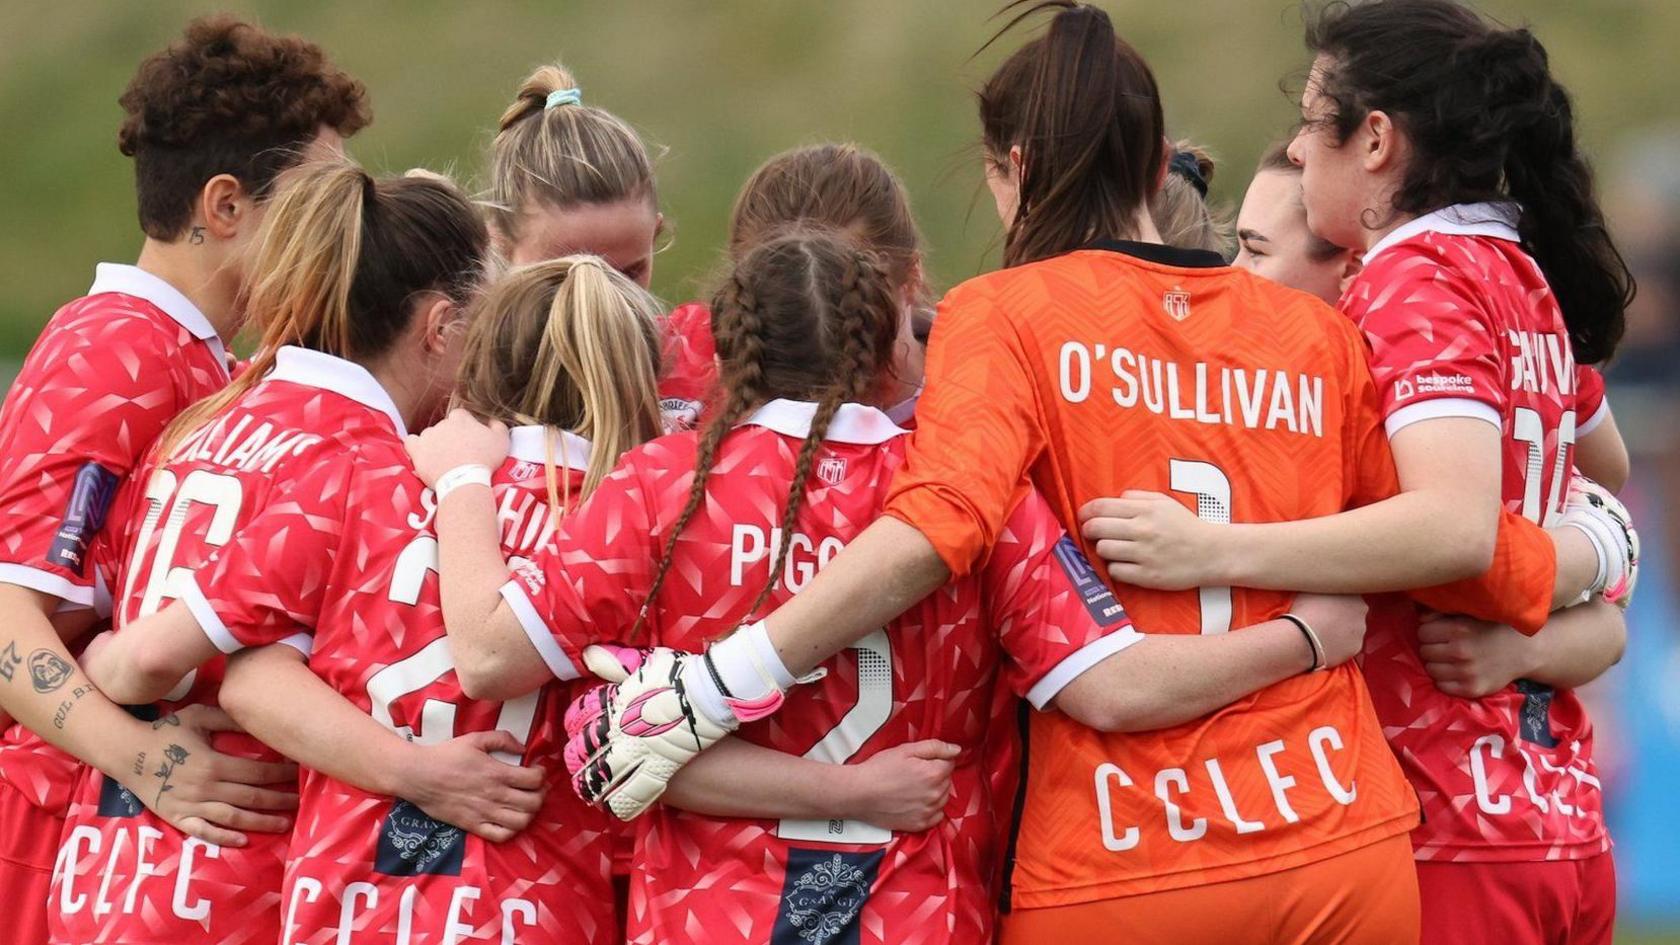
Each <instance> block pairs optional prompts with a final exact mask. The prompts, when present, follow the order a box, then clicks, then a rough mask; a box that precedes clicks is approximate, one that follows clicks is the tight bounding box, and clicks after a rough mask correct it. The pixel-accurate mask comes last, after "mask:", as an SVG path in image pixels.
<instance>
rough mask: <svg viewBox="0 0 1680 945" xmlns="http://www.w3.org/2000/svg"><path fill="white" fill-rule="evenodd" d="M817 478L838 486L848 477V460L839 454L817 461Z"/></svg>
mask: <svg viewBox="0 0 1680 945" xmlns="http://www.w3.org/2000/svg"><path fill="white" fill-rule="evenodd" d="M817 478H818V479H821V480H822V481H823V482H826V483H828V484H829V485H831V486H837V485H839V484H840V483H842V482H844V481H845V479H846V461H845V460H844V459H842V458H840V457H838V456H829V457H826V458H824V459H823V460H822V461H821V462H819V463H817Z"/></svg>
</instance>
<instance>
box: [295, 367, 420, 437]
mask: <svg viewBox="0 0 1680 945" xmlns="http://www.w3.org/2000/svg"><path fill="white" fill-rule="evenodd" d="M263 380H265V381H286V382H288V383H291V384H302V385H304V386H305V387H318V388H320V389H321V390H326V391H332V392H333V393H335V394H340V395H342V396H345V397H348V398H350V399H351V400H354V401H355V402H357V403H359V404H361V405H362V406H364V407H369V408H371V409H373V410H378V411H380V412H381V413H384V414H385V415H386V416H388V417H390V418H391V424H392V426H395V427H396V428H397V435H398V436H407V435H408V427H407V426H405V425H404V424H403V418H402V413H401V411H399V410H397V405H396V403H395V402H394V401H392V400H391V395H390V394H388V393H386V391H385V388H384V387H382V386H380V384H379V381H378V380H377V379H375V378H374V376H373V375H372V374H369V373H368V369H367V368H365V367H362V366H361V365H360V364H357V363H356V362H354V361H346V360H345V359H343V358H339V357H334V356H333V355H330V354H327V353H325V352H321V351H312V350H310V349H308V348H300V347H298V346H297V345H286V346H285V347H283V348H281V349H280V350H279V351H277V352H275V353H274V369H273V370H272V371H269V372H268V376H267V377H265V378H263Z"/></svg>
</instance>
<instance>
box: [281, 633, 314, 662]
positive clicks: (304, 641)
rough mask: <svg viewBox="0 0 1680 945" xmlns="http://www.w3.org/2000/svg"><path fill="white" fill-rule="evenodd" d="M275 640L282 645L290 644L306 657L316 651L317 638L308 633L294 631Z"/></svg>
mask: <svg viewBox="0 0 1680 945" xmlns="http://www.w3.org/2000/svg"><path fill="white" fill-rule="evenodd" d="M275 642H277V643H279V644H280V645H281V646H289V647H291V648H292V649H294V650H297V651H298V652H299V653H302V654H303V656H304V659H308V658H309V657H310V656H311V655H312V654H313V653H314V652H315V638H314V637H313V636H311V635H310V634H307V633H294V634H292V635H291V636H289V637H285V638H283V639H280V640H276V641H275Z"/></svg>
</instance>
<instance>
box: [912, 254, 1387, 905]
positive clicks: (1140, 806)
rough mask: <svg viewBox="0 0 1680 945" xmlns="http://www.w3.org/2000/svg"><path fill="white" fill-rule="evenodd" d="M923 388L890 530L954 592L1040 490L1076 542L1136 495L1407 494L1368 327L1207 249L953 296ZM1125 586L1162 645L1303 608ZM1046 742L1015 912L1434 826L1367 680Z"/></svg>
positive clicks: (1031, 791) (1283, 865)
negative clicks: (1387, 432) (940, 568)
mask: <svg viewBox="0 0 1680 945" xmlns="http://www.w3.org/2000/svg"><path fill="white" fill-rule="evenodd" d="M927 377H928V380H927V388H926V390H925V391H924V393H923V394H922V399H921V401H920V403H919V405H918V407H917V419H918V421H919V424H920V425H919V426H918V428H917V430H916V433H915V434H914V436H913V437H912V439H911V443H910V450H909V456H908V459H907V461H906V463H905V467H904V470H903V471H902V472H901V473H900V474H899V476H898V479H897V480H896V481H895V483H894V485H893V495H892V497H891V499H890V500H889V503H888V506H887V513H888V514H890V515H893V516H895V517H898V518H901V519H903V520H904V521H907V522H909V523H911V524H913V525H915V527H916V528H918V529H919V530H920V531H922V533H923V534H925V535H926V536H927V537H928V539H929V540H930V541H931V542H932V543H933V544H934V546H935V548H937V549H938V550H939V551H940V554H941V555H942V557H944V559H945V560H946V562H947V563H948V564H950V565H951V567H952V569H953V570H954V571H956V572H958V573H962V572H964V571H966V570H969V569H970V568H972V567H973V566H974V564H975V563H976V562H978V561H983V560H985V558H984V554H985V552H986V550H987V549H988V548H991V547H993V546H994V545H995V544H996V543H997V541H998V540H999V539H1000V537H1001V536H1002V534H1003V522H1004V520H1003V518H1002V512H1003V510H1004V509H1006V508H1007V507H1008V504H1009V501H1010V498H1011V496H1013V495H1015V494H1016V493H1017V492H1018V491H1019V490H1020V489H1021V488H1022V484H1023V482H1024V481H1026V480H1027V479H1028V477H1029V476H1030V480H1031V482H1032V483H1033V484H1035V485H1036V486H1037V487H1038V488H1039V489H1040V490H1041V491H1042V492H1043V493H1044V495H1045V496H1046V497H1047V498H1048V499H1049V500H1050V504H1051V506H1052V507H1053V508H1054V509H1055V511H1056V513H1057V515H1058V517H1059V518H1060V520H1061V521H1062V522H1064V523H1075V522H1077V521H1078V510H1079V508H1080V506H1082V505H1083V504H1084V503H1086V502H1088V501H1090V500H1091V499H1095V498H1099V497H1103V496H1113V495H1119V494H1120V493H1121V492H1123V491H1125V490H1127V489H1149V490H1154V491H1158V492H1162V493H1168V494H1172V495H1175V496H1177V497H1178V498H1179V499H1180V501H1183V502H1185V503H1186V504H1187V505H1189V506H1190V507H1191V508H1193V509H1194V510H1195V511H1196V512H1197V514H1199V515H1200V516H1202V517H1203V518H1206V519H1209V520H1213V521H1238V522H1267V521H1280V520H1290V519H1298V518H1303V517H1308V516H1316V515H1326V514H1330V513H1333V512H1336V511H1339V510H1342V509H1345V508H1349V507H1352V506H1355V505H1360V504H1364V503H1367V502H1371V501H1374V500H1377V499H1381V498H1384V497H1386V496H1388V495H1390V494H1392V492H1393V489H1394V470H1393V463H1392V458H1391V456H1390V454H1389V453H1388V450H1387V443H1386V441H1385V439H1384V438H1383V433H1382V423H1381V414H1380V412H1379V402H1378V399H1377V391H1376V388H1375V385H1374V384H1373V382H1372V380H1371V375H1370V370H1369V367H1368V366H1367V364H1366V359H1365V347H1364V342H1363V340H1362V339H1361V338H1360V337H1359V333H1358V331H1357V330H1356V329H1355V328H1354V327H1353V326H1352V325H1351V324H1350V323H1349V322H1348V321H1347V319H1345V318H1343V317H1342V316H1340V315H1338V314H1337V313H1336V311H1335V310H1334V309H1332V308H1330V307H1329V306H1326V305H1324V304H1322V303H1321V302H1319V301H1317V300H1315V299H1313V298H1311V297H1309V296H1307V295H1305V294H1303V293H1299V292H1295V291H1292V290H1289V289H1286V288H1283V287H1281V286H1277V285H1275V284H1271V283H1267V282H1265V281H1264V280H1261V279H1258V278H1255V277H1253V276H1252V275H1250V274H1249V273H1246V272H1242V271H1239V270H1234V269H1230V268H1227V267H1225V266H1223V265H1222V264H1221V263H1220V261H1219V259H1218V257H1217V256H1214V255H1213V254H1211V253H1199V252H1192V251H1185V250H1176V249H1171V248H1167V247H1161V246H1149V245H1144V244H1138V243H1105V244H1101V245H1100V246H1098V247H1096V248H1092V249H1088V250H1081V251H1076V252H1072V253H1068V254H1066V255H1062V256H1058V257H1055V258H1052V259H1047V260H1043V261H1040V262H1035V263H1030V264H1027V265H1022V266H1016V267H1013V268H1011V269H1007V270H1004V271H1001V272H996V273H991V274H988V275H985V276H981V277H979V278H977V279H972V280H970V281H968V282H966V283H964V284H962V285H960V286H958V287H957V288H955V289H953V290H952V291H951V292H950V293H949V294H947V295H946V297H945V300H944V301H943V302H942V303H941V308H940V313H939V317H938V319H937V320H936V322H935V325H934V332H933V338H932V343H931V345H930V347H929V351H928V371H927ZM1087 550H1088V549H1087ZM1115 592H1116V594H1117V596H1118V597H1119V599H1120V602H1121V603H1122V604H1123V605H1124V606H1125V608H1126V611H1127V612H1128V613H1129V614H1130V615H1131V616H1132V618H1133V619H1134V620H1136V621H1137V622H1138V624H1139V626H1142V627H1145V628H1148V630H1149V631H1150V632H1162V633H1223V632H1226V631H1227V630H1229V629H1231V628H1232V627H1243V626H1248V625H1251V624H1254V623H1258V622H1262V621H1265V620H1268V619H1270V618H1273V617H1276V616H1277V615H1278V614H1280V613H1282V612H1283V611H1285V610H1286V609H1287V607H1288V605H1289V601H1290V598H1291V595H1289V594H1286V593H1276V592H1270V591H1256V590H1249V589H1241V588H1239V589H1234V590H1233V589H1231V588H1224V587H1208V588H1201V589H1196V590H1187V591H1178V592H1162V591H1153V590H1146V589H1142V588H1136V587H1131V586H1129V585H1119V586H1117V587H1115ZM1410 617H1411V615H1410V612H1409V610H1407V609H1406V608H1405V606H1404V605H1403V604H1402V603H1400V602H1397V601H1392V600H1389V601H1379V602H1376V603H1375V604H1374V605H1373V617H1372V619H1373V620H1406V619H1410ZM1028 736H1029V737H1028V744H1027V750H1028V759H1029V763H1028V765H1027V766H1026V772H1027V782H1026V787H1025V791H1026V793H1025V798H1024V804H1023V805H1022V808H1021V818H1020V823H1019V828H1018V830H1017V831H1016V836H1015V844H1016V846H1015V862H1014V868H1013V871H1012V874H1011V887H1012V888H1011V898H1012V902H1013V905H1014V906H1016V907H1024V908H1032V907H1041V906H1058V905H1068V904H1073V903H1079V902H1088V901H1093V900H1098V899H1108V898H1116V897H1121V896H1128V895H1135V894H1140V893H1149V892H1155V891H1160V890H1166V889H1173V888H1180V887H1186V886H1199V885H1206V884H1212V883H1218V882H1222V881H1225V880H1232V879H1240V878H1245V877H1249V876H1256V875H1260V874H1264V873H1269V872H1275V871H1277V870H1282V869H1288V868H1291V867H1294V866H1300V865H1304V864H1307V863H1312V862H1317V861H1319V860H1323V859H1326V858H1328V857H1332V856H1335V855H1338V854H1341V853H1345V852H1348V851H1351V850H1353V849H1357V848H1359V847H1362V846H1365V845H1368V844H1371V843H1374V842H1376V841H1378V840H1381V839H1384V838H1387V837H1391V836H1395V835H1398V834H1401V833H1404V832H1406V831H1408V830H1410V829H1411V827H1412V826H1413V825H1414V824H1415V823H1416V822H1417V806H1416V802H1415V800H1414V799H1413V797H1412V792H1411V789H1410V788H1409V787H1408V786H1407V785H1406V783H1405V780H1404V778H1403V777H1402V775H1401V773H1400V770H1399V768H1398V766H1397V765H1396V764H1395V761H1394V757H1393V755H1392V754H1391V753H1390V752H1389V750H1388V746H1387V745H1386V744H1385V743H1384V741H1383V737H1382V731H1381V729H1380V727H1379V726H1378V724H1377V720H1376V716H1375V714H1374V712H1373V711H1372V708H1371V703H1370V696H1369V695H1368V694H1367V692H1366V690H1365V685H1364V681H1363V679H1362V678H1361V676H1360V674H1359V671H1358V669H1357V668H1356V667H1354V666H1353V665H1351V664H1348V665H1344V666H1341V667H1338V668H1336V669H1334V670H1331V671H1329V672H1326V673H1319V674H1313V675H1311V676H1302V677H1298V678H1294V679H1289V680H1285V681H1283V682H1281V683H1278V684H1276V685H1274V686H1271V687H1269V688H1267V689H1264V690H1262V691H1260V692H1257V693H1255V694H1253V695H1251V696H1248V697H1246V698H1244V699H1240V700H1238V701H1237V702H1235V703H1233V704H1232V705H1230V706H1227V707H1226V708H1225V709H1222V710H1220V711H1218V712H1216V713H1213V714H1212V715H1210V716H1207V717H1204V718H1202V719H1198V720H1196V721H1194V722H1190V723H1187V724H1184V725H1180V726H1177V727H1174V728H1170V729H1164V730H1160V731H1155V732H1146V733H1136V734H1105V733H1100V732H1096V731H1093V730H1091V729H1089V728H1086V727H1084V726H1082V725H1080V724H1078V723H1076V722H1074V721H1073V720H1071V719H1068V718H1067V717H1065V716H1062V715H1059V714H1044V715H1035V716H1033V717H1032V719H1031V725H1030V729H1029V733H1028Z"/></svg>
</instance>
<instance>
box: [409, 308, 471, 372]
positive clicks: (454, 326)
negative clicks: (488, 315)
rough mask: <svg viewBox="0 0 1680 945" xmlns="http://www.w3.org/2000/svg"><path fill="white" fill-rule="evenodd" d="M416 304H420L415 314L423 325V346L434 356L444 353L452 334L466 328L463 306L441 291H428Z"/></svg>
mask: <svg viewBox="0 0 1680 945" xmlns="http://www.w3.org/2000/svg"><path fill="white" fill-rule="evenodd" d="M416 304H418V305H419V306H420V311H419V312H417V313H415V314H416V317H417V320H418V321H419V323H420V325H421V335H420V345H421V347H422V348H423V349H424V350H425V352H426V353H427V354H429V355H432V356H434V357H435V356H437V355H441V354H443V353H444V352H445V351H447V350H448V349H449V342H450V338H451V336H452V335H454V334H456V333H457V332H460V331H461V330H463V329H464V328H466V319H465V318H464V317H463V316H462V314H461V307H460V306H459V305H457V304H455V300H454V299H451V298H450V297H449V296H447V295H444V294H443V293H441V292H428V293H426V294H424V295H422V296H421V297H420V300H419V301H418V302H417V303H416Z"/></svg>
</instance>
